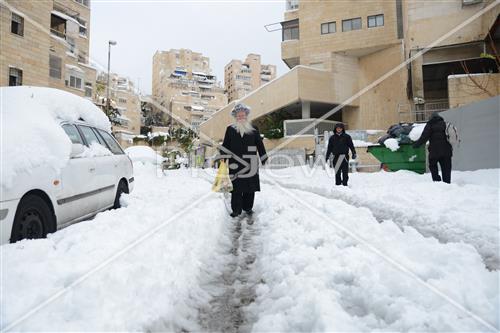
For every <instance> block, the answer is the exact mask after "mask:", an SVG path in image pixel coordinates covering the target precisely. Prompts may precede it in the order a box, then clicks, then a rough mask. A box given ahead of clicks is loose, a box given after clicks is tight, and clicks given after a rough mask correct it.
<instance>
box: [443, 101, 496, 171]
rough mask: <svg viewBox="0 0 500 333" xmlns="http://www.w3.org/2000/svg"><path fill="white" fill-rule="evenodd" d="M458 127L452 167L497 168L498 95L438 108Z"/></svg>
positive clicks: (465, 168)
mask: <svg viewBox="0 0 500 333" xmlns="http://www.w3.org/2000/svg"><path fill="white" fill-rule="evenodd" d="M441 116H442V117H443V118H444V119H445V120H446V121H448V122H451V123H453V124H454V125H455V126H456V127H457V128H458V131H459V134H460V139H461V143H460V145H459V147H457V148H455V150H454V152H453V169H454V170H478V169H488V168H500V96H496V97H492V98H489V99H486V100H483V101H479V102H475V103H472V104H468V105H466V106H462V107H459V108H455V109H450V110H448V111H445V112H442V113H441Z"/></svg>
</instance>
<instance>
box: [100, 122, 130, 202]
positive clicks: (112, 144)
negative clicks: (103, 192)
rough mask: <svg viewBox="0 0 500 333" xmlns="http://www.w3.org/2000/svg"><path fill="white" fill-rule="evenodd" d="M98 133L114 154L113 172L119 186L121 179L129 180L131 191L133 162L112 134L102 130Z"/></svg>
mask: <svg viewBox="0 0 500 333" xmlns="http://www.w3.org/2000/svg"><path fill="white" fill-rule="evenodd" d="M96 132H97V133H98V134H99V136H100V137H101V138H102V139H103V141H105V143H106V145H107V146H108V149H109V150H110V151H111V152H112V153H113V156H114V161H115V165H114V170H113V172H114V174H115V177H116V181H117V184H118V182H119V180H120V179H122V178H125V179H126V180H127V185H128V186H129V190H130V184H129V182H130V180H131V178H132V162H131V161H130V159H129V158H128V156H127V155H126V154H125V152H124V151H123V149H122V148H121V147H120V145H119V144H118V142H116V140H115V139H114V138H113V136H111V134H110V133H108V132H106V131H103V130H101V129H96ZM132 181H133V179H132ZM115 194H116V193H115ZM112 199H113V201H114V199H115V197H114V196H113V198H112Z"/></svg>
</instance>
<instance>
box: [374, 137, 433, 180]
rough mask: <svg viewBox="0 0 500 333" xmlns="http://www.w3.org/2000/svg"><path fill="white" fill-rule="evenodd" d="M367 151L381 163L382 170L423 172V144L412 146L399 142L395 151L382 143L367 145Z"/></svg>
mask: <svg viewBox="0 0 500 333" xmlns="http://www.w3.org/2000/svg"><path fill="white" fill-rule="evenodd" d="M368 152H369V153H370V154H372V155H373V156H375V158H376V159H377V160H379V161H380V163H382V168H383V169H384V170H388V171H398V170H410V171H414V172H417V173H420V174H422V173H425V162H426V160H425V145H422V146H421V147H420V148H413V147H412V145H411V144H400V145H399V149H398V150H396V151H392V150H390V149H389V148H387V147H386V146H383V145H374V146H369V147H368Z"/></svg>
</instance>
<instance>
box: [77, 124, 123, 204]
mask: <svg viewBox="0 0 500 333" xmlns="http://www.w3.org/2000/svg"><path fill="white" fill-rule="evenodd" d="M77 127H78V129H79V130H80V132H81V133H82V136H83V137H84V138H85V141H86V142H87V144H88V146H89V147H90V146H91V145H93V144H99V145H101V146H102V147H104V148H106V149H107V154H101V153H99V152H98V153H97V154H95V155H94V156H93V157H92V158H93V160H94V162H95V175H94V177H95V181H96V182H97V184H98V186H97V193H95V195H94V198H93V200H94V202H95V207H96V211H98V210H103V209H105V208H109V207H110V206H112V205H113V202H114V198H115V193H116V184H117V183H118V179H117V173H116V171H115V169H116V160H115V158H114V155H113V153H111V151H109V148H108V146H107V145H106V143H105V142H104V140H103V139H102V138H101V137H100V136H99V135H98V134H97V133H96V131H95V130H94V129H93V128H92V127H90V126H86V125H77Z"/></svg>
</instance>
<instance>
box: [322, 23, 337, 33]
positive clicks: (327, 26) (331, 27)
mask: <svg viewBox="0 0 500 333" xmlns="http://www.w3.org/2000/svg"><path fill="white" fill-rule="evenodd" d="M334 32H337V23H336V22H328V23H322V24H321V34H322V35H326V34H333V33H334Z"/></svg>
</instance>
